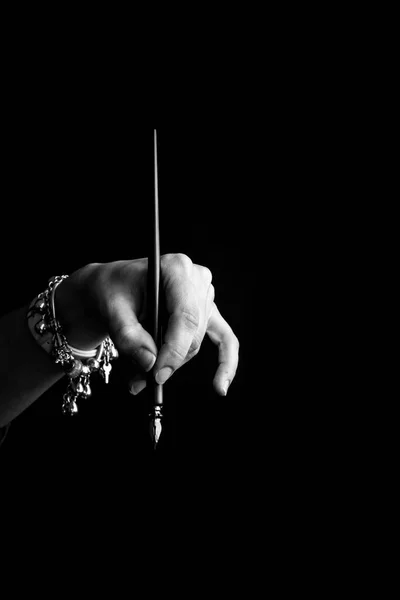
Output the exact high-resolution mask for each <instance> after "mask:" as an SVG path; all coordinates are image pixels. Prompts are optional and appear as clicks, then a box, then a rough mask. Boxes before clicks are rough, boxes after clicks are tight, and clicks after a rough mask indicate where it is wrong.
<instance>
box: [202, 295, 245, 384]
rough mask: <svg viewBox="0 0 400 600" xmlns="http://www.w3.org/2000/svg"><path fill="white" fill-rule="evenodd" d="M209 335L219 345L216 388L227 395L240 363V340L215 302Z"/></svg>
mask: <svg viewBox="0 0 400 600" xmlns="http://www.w3.org/2000/svg"><path fill="white" fill-rule="evenodd" d="M207 335H208V336H209V338H210V340H211V341H212V342H214V344H216V345H217V346H218V362H219V366H218V369H217V372H216V374H215V377H214V381H213V385H214V389H215V390H216V392H217V393H218V394H219V395H220V396H226V394H227V392H228V388H229V386H230V384H231V383H232V381H233V379H234V377H235V374H236V370H237V366H238V363H239V340H238V338H237V337H236V335H235V334H234V333H233V331H232V328H231V327H230V325H228V323H227V322H226V321H225V319H224V318H223V316H222V315H221V313H220V312H219V310H218V308H217V306H216V305H215V304H214V307H213V311H212V313H211V316H210V319H209V322H208V327H207Z"/></svg>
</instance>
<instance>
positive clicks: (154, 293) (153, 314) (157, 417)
mask: <svg viewBox="0 0 400 600" xmlns="http://www.w3.org/2000/svg"><path fill="white" fill-rule="evenodd" d="M152 208H153V209H152V248H151V252H150V253H149V265H148V275H147V277H148V288H147V293H148V299H147V304H148V310H149V316H150V320H149V323H150V333H151V335H152V336H153V339H154V341H155V342H156V345H157V348H158V350H159V349H160V347H161V343H162V339H161V325H160V318H159V317H160V277H161V258H160V219H159V205H158V157H157V131H156V130H154V197H153V207H152ZM149 384H150V388H151V402H152V407H151V412H150V435H151V437H152V440H153V445H154V448H156V447H157V444H158V440H159V439H160V435H161V418H162V412H161V409H162V404H163V387H162V385H160V384H158V383H157V382H156V381H155V379H154V376H153V375H152V374H151V375H150V381H149Z"/></svg>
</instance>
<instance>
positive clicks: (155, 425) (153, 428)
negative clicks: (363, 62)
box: [150, 406, 162, 450]
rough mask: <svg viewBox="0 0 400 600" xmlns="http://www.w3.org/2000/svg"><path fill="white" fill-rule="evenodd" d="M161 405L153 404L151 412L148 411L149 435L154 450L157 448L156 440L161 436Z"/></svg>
mask: <svg viewBox="0 0 400 600" xmlns="http://www.w3.org/2000/svg"><path fill="white" fill-rule="evenodd" d="M161 418H162V413H161V406H155V407H154V408H153V412H152V413H150V436H151V439H152V441H153V447H154V450H155V449H156V448H157V444H158V440H159V439H160V436H161V430H162V426H161Z"/></svg>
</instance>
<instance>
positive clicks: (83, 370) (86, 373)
mask: <svg viewBox="0 0 400 600" xmlns="http://www.w3.org/2000/svg"><path fill="white" fill-rule="evenodd" d="M82 373H84V374H85V375H89V373H90V368H89V367H88V366H87V365H83V366H82Z"/></svg>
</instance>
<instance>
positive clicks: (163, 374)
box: [156, 367, 172, 384]
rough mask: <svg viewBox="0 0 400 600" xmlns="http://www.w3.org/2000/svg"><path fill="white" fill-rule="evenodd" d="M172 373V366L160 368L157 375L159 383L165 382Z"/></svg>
mask: <svg viewBox="0 0 400 600" xmlns="http://www.w3.org/2000/svg"><path fill="white" fill-rule="evenodd" d="M171 375H172V369H171V367H163V368H162V369H160V370H159V371H158V373H157V375H156V381H157V383H160V384H161V383H165V382H166V381H167V379H168V377H170V376H171Z"/></svg>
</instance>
